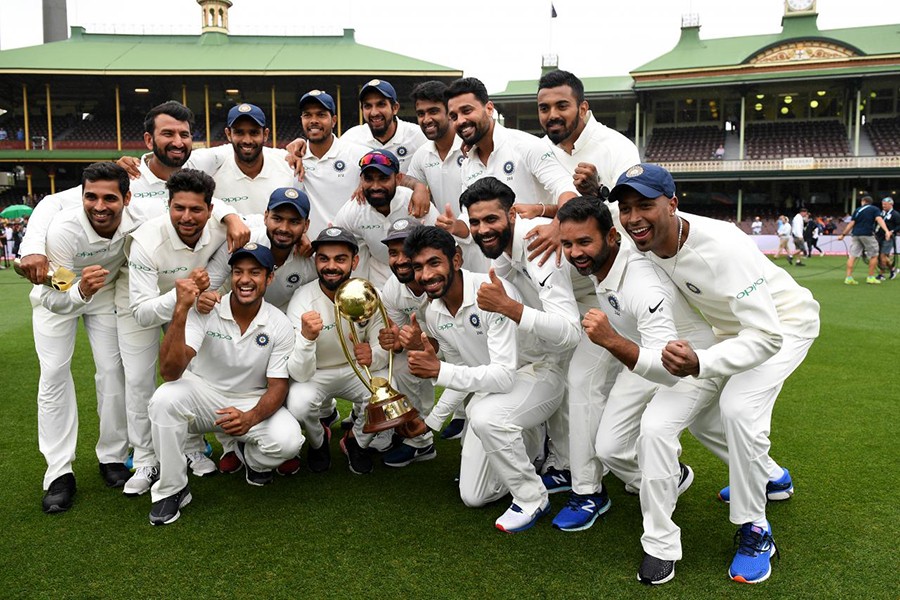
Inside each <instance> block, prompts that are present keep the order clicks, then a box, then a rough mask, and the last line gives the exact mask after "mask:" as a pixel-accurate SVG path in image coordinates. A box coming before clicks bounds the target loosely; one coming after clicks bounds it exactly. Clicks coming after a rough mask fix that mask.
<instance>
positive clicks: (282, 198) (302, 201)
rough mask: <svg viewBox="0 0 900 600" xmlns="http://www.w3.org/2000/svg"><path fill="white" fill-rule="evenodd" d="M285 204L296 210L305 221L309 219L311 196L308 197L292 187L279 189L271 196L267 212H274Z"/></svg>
mask: <svg viewBox="0 0 900 600" xmlns="http://www.w3.org/2000/svg"><path fill="white" fill-rule="evenodd" d="M285 204H287V205H289V206H293V207H294V208H296V209H297V212H299V213H300V216H301V217H303V218H304V219H308V218H309V196H307V195H306V192H303V191H301V190H298V189H297V188H292V187H282V188H278V189H276V190H275V191H274V192H272V193H271V194H270V195H269V205H268V206H267V207H266V210H272V209H273V208H278V207H279V206H284V205H285Z"/></svg>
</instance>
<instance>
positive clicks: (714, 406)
mask: <svg viewBox="0 0 900 600" xmlns="http://www.w3.org/2000/svg"><path fill="white" fill-rule="evenodd" d="M722 382H723V380H722V378H714V379H695V378H693V377H686V378H684V379H682V380H681V381H679V382H678V383H676V384H675V385H674V386H672V387H666V386H663V385H660V386H657V390H656V393H655V394H654V396H653V399H652V400H651V401H650V403H649V404H648V405H647V407H646V408H645V409H644V414H643V416H642V417H641V422H640V436H639V437H638V440H637V450H638V463H639V466H640V472H641V481H640V488H641V491H640V496H641V513H642V514H643V521H644V533H643V535H642V536H641V545H642V546H643V548H644V552H646V553H647V554H649V555H651V556H654V557H656V558H659V559H662V560H681V530H680V529H679V528H678V526H677V525H676V524H675V522H674V521H673V520H672V513H673V512H674V511H675V504H676V503H677V501H678V482H679V480H680V479H681V468H680V466H679V464H678V458H679V457H680V456H681V442H680V441H679V440H680V437H681V433H682V432H683V431H684V430H685V429H687V428H688V427H692V431H693V430H694V429H693V427H694V425H695V423H696V422H697V421H698V419H700V418H701V417H703V418H704V420H705V418H706V417H705V416H706V415H711V416H712V418H713V419H717V418H718V415H719V406H718V403H717V399H718V396H719V392H720V390H721V388H722ZM721 429H722V427H721V424H720V423H719V424H717V425H716V426H715V427H714V428H713V431H712V432H705V435H704V436H703V437H704V440H702V441H703V443H704V444H708V443H709V442H708V440H710V439H712V440H714V443H713V444H711V446H712V447H711V450H713V453H714V454H716V453H717V452H716V451H715V450H716V449H717V448H719V447H725V439H724V434H723V433H722V431H721Z"/></svg>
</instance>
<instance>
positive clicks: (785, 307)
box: [646, 212, 819, 524]
mask: <svg viewBox="0 0 900 600" xmlns="http://www.w3.org/2000/svg"><path fill="white" fill-rule="evenodd" d="M676 214H678V215H680V216H681V218H683V219H685V221H687V222H688V223H689V224H690V231H689V234H688V237H687V239H686V240H685V242H684V245H683V246H682V248H681V250H680V251H679V252H678V254H677V257H678V262H677V264H676V262H675V258H674V257H673V258H668V259H663V258H660V257H658V256H656V255H655V254H653V253H647V254H646V256H647V257H648V258H649V259H650V260H651V261H653V262H654V263H656V264H658V265H659V266H661V267H662V270H663V271H664V272H666V274H668V275H669V277H671V279H672V281H674V282H675V286H676V287H677V288H678V289H679V290H680V291H681V293H682V294H683V295H684V297H685V298H686V299H687V301H688V302H689V303H690V304H691V306H693V307H694V308H695V309H696V310H697V311H699V312H700V314H701V315H702V316H703V317H704V319H706V321H707V322H709V324H710V325H712V328H713V331H714V332H715V333H716V335H717V336H718V337H720V338H726V339H724V340H723V341H720V342H719V343H717V344H715V345H713V346H711V347H709V348H706V349H698V350H696V352H697V358H698V359H699V362H700V374H699V378H700V379H707V378H713V377H728V381H727V382H726V383H725V387H724V388H723V390H722V393H721V397H720V399H719V407H720V410H721V417H722V422H723V423H724V427H725V437H726V439H727V440H728V456H729V460H728V464H729V484H730V486H731V490H730V491H731V503H730V513H731V515H730V518H731V522H732V523H735V524H743V523H749V522H761V521H764V520H765V518H766V517H765V514H766V483H767V482H768V481H769V479H770V477H771V476H773V475H774V476H775V477H778V476H780V474H781V469H780V468H779V467H777V465H776V464H775V462H774V461H773V460H772V459H771V458H769V447H770V445H771V443H770V442H769V431H770V428H771V419H772V408H773V406H774V404H775V399H776V398H777V397H778V393H779V391H781V386H782V385H783V384H784V381H785V380H786V379H787V378H788V376H790V374H791V373H792V372H793V371H794V370H795V369H796V368H797V367H798V366H799V365H800V363H801V362H803V359H804V358H805V356H806V353H807V352H808V351H809V347H810V346H811V345H812V342H813V340H814V339H815V338H816V337H817V336H818V335H819V304H818V302H816V301H815V300H814V299H813V297H812V294H811V293H810V292H809V290H807V289H806V288H803V287H801V286H800V285H799V284H797V282H795V281H794V279H793V278H792V277H791V276H790V275H788V274H787V273H786V272H785V271H784V270H783V269H781V268H779V267H777V266H775V265H774V264H773V263H772V261H771V260H769V259H768V258H766V257H765V255H763V253H762V252H760V251H759V249H758V248H757V246H756V243H755V242H754V241H753V240H752V239H751V238H750V237H749V236H748V235H747V234H745V233H743V232H742V231H741V230H739V229H738V228H737V227H735V226H734V225H733V224H731V223H726V222H724V221H715V220H713V219H708V218H706V217H700V216H697V215H692V214H689V213H683V212H678V213H676ZM773 470H774V471H775V472H774V473H773Z"/></svg>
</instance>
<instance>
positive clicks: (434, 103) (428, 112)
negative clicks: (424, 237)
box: [407, 81, 490, 273]
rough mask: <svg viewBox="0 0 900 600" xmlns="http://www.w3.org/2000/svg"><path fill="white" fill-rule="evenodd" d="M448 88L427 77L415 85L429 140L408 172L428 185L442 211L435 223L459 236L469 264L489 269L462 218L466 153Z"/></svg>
mask: <svg viewBox="0 0 900 600" xmlns="http://www.w3.org/2000/svg"><path fill="white" fill-rule="evenodd" d="M445 91H447V85H446V84H445V83H443V82H440V81H426V82H424V83H420V84H418V85H417V86H416V87H415V88H413V91H412V94H410V98H411V99H412V100H413V102H415V108H416V119H418V122H419V127H420V128H421V129H422V133H424V134H425V137H426V138H427V139H428V141H427V142H425V143H424V144H422V145H421V146H419V149H418V150H416V153H415V154H413V157H412V161H410V163H409V170H408V171H407V174H408V175H409V176H410V177H415V178H416V179H418V180H419V181H423V182H425V183H426V184H427V185H428V189H429V191H430V192H431V197H432V201H433V202H434V204H435V206H436V207H437V209H438V212H439V213H440V216H439V217H438V220H437V222H436V223H435V225H437V226H438V227H440V228H441V229H445V230H447V231H449V232H450V233H452V234H453V235H454V237H456V242H457V244H459V247H460V248H461V249H462V253H463V262H464V263H465V265H466V268H467V269H468V270H470V271H476V272H479V273H487V270H488V267H489V266H490V261H489V260H487V259H486V258H485V256H484V255H483V254H482V253H481V251H480V250H479V249H478V247H477V246H475V244H473V243H472V238H471V236H470V235H469V228H468V225H466V223H465V221H463V220H461V215H460V212H461V210H462V209H461V208H460V206H459V191H460V190H461V189H462V183H461V181H462V179H461V178H462V169H461V167H462V163H463V160H465V158H466V157H465V155H464V154H463V153H462V145H463V142H462V138H460V137H459V136H458V135H456V125H455V124H454V123H453V122H452V121H451V120H450V115H449V114H448V113H447V100H446V99H445V98H444V92H445Z"/></svg>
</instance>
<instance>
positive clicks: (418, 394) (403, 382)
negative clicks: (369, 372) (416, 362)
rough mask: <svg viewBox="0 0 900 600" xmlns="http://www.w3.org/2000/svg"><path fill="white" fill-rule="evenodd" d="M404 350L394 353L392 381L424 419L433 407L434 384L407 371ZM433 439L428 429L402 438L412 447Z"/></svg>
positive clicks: (423, 445)
mask: <svg viewBox="0 0 900 600" xmlns="http://www.w3.org/2000/svg"><path fill="white" fill-rule="evenodd" d="M406 358H407V357H406V352H403V353H402V354H395V355H394V373H393V375H394V381H393V383H394V384H395V385H396V386H397V391H399V392H400V393H401V394H403V395H404V396H406V398H407V399H408V400H409V402H410V404H412V405H413V407H414V408H415V409H416V410H417V411H419V417H421V418H422V420H425V419H426V418H427V417H428V415H430V414H431V409H432V408H434V384H433V383H432V381H431V379H421V378H419V377H416V376H415V375H413V374H412V373H410V371H409V363H408V362H407V361H406ZM433 441H434V434H432V433H431V430H430V429H429V430H428V431H426V432H425V433H423V434H422V435H417V436H416V437H413V438H403V443H404V444H406V445H407V446H412V447H413V448H427V447H428V446H430V445H431V443H432V442H433Z"/></svg>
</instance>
